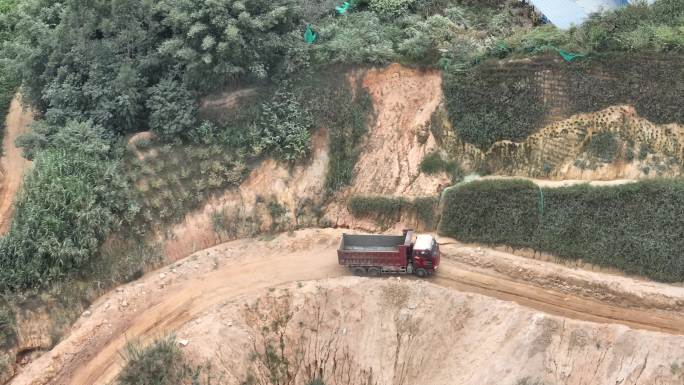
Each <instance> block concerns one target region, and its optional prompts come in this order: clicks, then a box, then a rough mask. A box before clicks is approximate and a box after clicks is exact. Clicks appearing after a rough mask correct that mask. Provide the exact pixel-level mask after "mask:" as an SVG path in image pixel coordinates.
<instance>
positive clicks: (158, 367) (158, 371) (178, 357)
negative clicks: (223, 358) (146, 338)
mask: <svg viewBox="0 0 684 385" xmlns="http://www.w3.org/2000/svg"><path fill="white" fill-rule="evenodd" d="M124 358H125V359H126V365H125V366H124V367H123V369H122V370H121V372H120V373H119V376H118V377H117V379H116V381H117V382H116V383H117V384H118V385H181V384H188V385H189V384H193V385H195V384H197V385H200V384H206V385H210V384H211V377H209V376H208V375H207V376H202V375H201V374H202V371H203V369H205V368H206V367H202V366H200V367H194V366H192V365H191V364H190V362H189V361H188V359H187V358H186V357H185V354H184V353H183V351H182V350H181V348H180V346H179V345H178V344H177V343H176V341H175V338H174V337H173V336H169V337H165V338H160V339H157V340H156V341H154V342H153V343H152V344H151V345H149V346H147V347H142V346H141V345H140V344H137V343H129V344H127V345H126V350H125V353H124Z"/></svg>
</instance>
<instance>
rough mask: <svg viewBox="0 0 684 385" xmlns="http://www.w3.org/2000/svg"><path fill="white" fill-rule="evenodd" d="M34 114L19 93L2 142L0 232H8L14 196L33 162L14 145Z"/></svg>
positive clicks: (8, 118) (24, 131) (14, 100)
mask: <svg viewBox="0 0 684 385" xmlns="http://www.w3.org/2000/svg"><path fill="white" fill-rule="evenodd" d="M31 122H33V114H31V112H30V111H27V110H25V109H24V108H23V106H22V105H21V97H20V96H19V95H17V96H16V97H15V98H14V99H13V100H12V104H11V105H10V111H9V114H7V121H6V122H5V137H4V139H3V142H2V148H3V156H2V159H0V168H1V169H0V234H3V233H5V232H7V230H8V229H9V226H10V223H11V222H12V213H13V212H14V206H13V204H14V197H15V196H16V195H17V192H18V191H19V188H20V187H21V182H22V180H23V178H24V173H25V172H26V170H27V169H28V168H29V167H30V165H31V162H29V161H28V160H26V159H24V157H22V156H21V149H19V148H17V147H16V146H15V145H14V142H15V140H17V138H18V137H19V136H20V135H22V134H24V133H26V132H27V131H28V128H29V125H30V124H31Z"/></svg>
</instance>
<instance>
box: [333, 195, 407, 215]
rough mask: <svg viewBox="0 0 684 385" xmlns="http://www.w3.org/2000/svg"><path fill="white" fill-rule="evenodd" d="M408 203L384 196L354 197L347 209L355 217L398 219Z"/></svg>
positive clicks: (401, 199) (400, 199)
mask: <svg viewBox="0 0 684 385" xmlns="http://www.w3.org/2000/svg"><path fill="white" fill-rule="evenodd" d="M407 204H408V202H407V201H406V200H405V199H403V198H395V197H383V196H354V197H352V198H351V199H349V202H348V203H347V207H348V208H349V212H351V213H352V215H354V216H355V217H359V218H363V217H378V218H382V219H390V218H398V217H399V216H400V215H401V210H402V208H404V207H406V206H407Z"/></svg>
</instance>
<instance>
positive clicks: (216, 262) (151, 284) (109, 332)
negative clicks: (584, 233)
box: [11, 229, 684, 385]
mask: <svg viewBox="0 0 684 385" xmlns="http://www.w3.org/2000/svg"><path fill="white" fill-rule="evenodd" d="M340 233H341V231H339V230H333V229H324V230H322V229H310V230H303V231H298V232H295V233H293V234H291V235H287V234H283V235H281V236H279V237H277V238H276V239H275V240H272V241H255V240H238V241H234V242H229V243H226V244H223V245H220V246H217V247H215V248H212V249H208V250H205V251H201V252H198V253H196V254H194V255H193V256H191V257H189V258H187V259H184V260H182V261H179V262H178V263H176V264H174V265H173V266H170V267H167V268H164V269H162V270H159V271H157V272H155V273H151V274H149V275H147V276H145V277H144V278H143V279H141V280H140V281H138V282H133V283H130V284H128V285H125V286H122V287H121V288H119V289H117V290H115V291H113V292H111V293H109V294H107V295H105V296H103V297H102V298H100V299H99V300H98V301H97V302H96V303H95V304H93V306H92V307H91V310H90V311H91V312H92V313H91V314H90V315H89V316H84V317H82V318H81V319H80V320H79V321H78V322H77V323H76V324H75V325H74V327H73V332H72V333H71V335H70V336H69V337H68V338H66V339H65V340H64V341H63V342H61V343H60V344H59V345H57V346H56V347H55V348H54V349H53V350H52V351H51V352H49V353H46V354H44V355H43V356H42V357H40V358H39V359H38V360H36V361H34V362H33V363H31V364H30V365H29V366H27V367H26V368H24V369H23V370H22V371H21V372H20V374H19V375H18V376H17V377H16V378H15V379H14V380H13V381H12V382H11V384H14V385H19V384H84V385H85V384H88V385H91V384H106V383H109V382H110V381H112V380H113V379H114V378H115V377H116V375H117V373H118V371H119V370H120V368H121V363H122V360H121V354H120V352H121V351H122V348H123V347H124V346H125V344H126V343H127V341H131V340H137V339H142V340H148V339H151V338H154V337H157V336H160V335H163V334H166V333H170V332H173V331H174V330H177V329H178V328H180V327H181V326H183V325H185V324H187V323H188V322H190V321H191V320H193V319H196V318H198V317H199V316H200V315H201V314H203V313H205V312H207V311H209V310H210V309H212V308H214V307H216V306H223V305H222V304H225V303H227V302H231V301H234V300H236V299H237V298H239V297H241V296H242V297H244V296H245V295H248V294H251V293H256V292H258V291H261V290H264V289H265V288H270V287H274V286H278V285H281V284H284V283H287V282H294V281H304V280H319V279H325V278H328V277H339V276H343V275H348V274H349V273H348V272H347V271H346V270H345V269H343V268H342V267H340V266H338V265H337V257H336V248H337V242H338V239H339V235H340ZM477 250H479V249H477ZM473 252H474V250H471V249H469V248H464V247H461V248H456V249H453V248H452V249H449V248H446V250H445V254H446V255H445V258H444V259H443V263H442V266H441V268H440V271H439V272H438V275H437V277H435V278H433V279H431V280H430V282H432V283H434V284H437V285H441V286H445V287H449V288H453V289H456V290H459V291H466V292H474V293H479V294H484V295H486V296H490V297H494V298H498V299H502V300H506V301H514V302H517V303H519V304H521V305H523V306H526V307H529V308H532V309H535V310H538V311H541V312H546V313H551V314H555V315H560V316H563V317H567V318H574V319H579V320H585V321H591V322H598V323H611V324H612V323H615V324H622V325H626V326H629V327H631V328H634V329H644V330H650V331H658V332H663V333H670V334H680V335H684V317H683V315H684V314H683V313H682V311H681V308H682V307H681V306H679V305H677V304H679V303H684V288H679V287H672V286H668V285H662V284H657V283H652V282H648V281H643V282H642V281H638V280H633V279H631V278H627V277H618V276H611V275H601V274H599V273H592V274H593V275H591V276H589V275H587V274H588V273H586V272H581V271H580V272H576V271H575V270H573V269H570V268H567V267H563V266H555V265H553V264H550V263H549V264H548V266H547V265H546V264H547V263H545V262H541V261H526V260H525V259H524V258H520V260H521V263H523V265H524V269H525V271H527V269H532V268H534V269H536V270H537V271H535V272H534V273H535V274H536V275H538V276H540V277H543V276H545V275H547V276H553V277H555V275H556V274H561V275H562V276H568V277H569V282H572V284H564V283H563V282H560V284H559V285H558V287H559V289H555V288H547V287H539V286H537V285H536V282H532V281H531V282H526V281H525V280H524V279H522V277H515V276H507V275H506V274H503V273H501V271H503V270H502V269H501V268H497V269H491V270H488V269H487V268H482V267H475V266H474V265H471V264H469V263H464V262H463V261H467V256H468V255H471V254H472V253H473ZM482 252H483V253H488V251H486V250H485V251H482ZM492 253H499V252H493V251H492ZM460 254H463V258H461V257H462V256H461V255H460ZM502 254H503V253H502ZM509 257H510V258H511V259H515V258H516V257H515V256H510V255H509ZM517 258H519V257H517ZM530 266H536V267H530ZM544 269H551V270H552V272H550V271H544ZM495 270H496V271H495ZM515 271H518V270H517V269H516V270H515ZM520 271H523V269H520ZM551 273H553V274H551ZM512 275H514V274H512ZM578 277H580V278H581V277H586V279H594V278H592V277H598V279H599V280H600V281H601V282H585V283H584V285H586V286H592V285H597V286H600V285H605V286H606V287H611V288H613V289H614V291H615V293H613V296H612V297H611V298H614V299H615V300H601V299H600V298H596V297H595V296H592V295H587V294H586V293H584V292H582V291H581V290H570V292H567V291H568V290H565V291H564V290H563V289H562V288H563V287H572V286H573V285H582V284H581V283H578V282H579V281H581V279H580V278H578ZM571 278H572V279H577V280H578V281H570V279H571ZM554 279H555V278H554ZM643 287H647V288H648V290H645V291H646V292H647V293H646V295H644V296H643V297H644V298H642V299H641V300H642V301H644V303H645V305H644V306H641V305H640V302H639V301H640V300H639V299H635V300H633V301H632V302H627V303H632V306H630V307H625V306H622V303H624V302H625V299H624V298H632V294H633V293H630V292H631V291H634V292H639V291H642V288H643ZM573 292H575V293H573ZM620 292H623V296H624V298H620V296H621V294H620ZM656 296H661V297H662V298H666V300H663V301H664V303H663V304H662V306H661V305H656V304H654V303H655V302H649V303H646V302H648V301H647V300H648V298H649V297H656ZM617 304H619V305H617ZM658 307H661V308H662V309H658ZM672 308H676V309H679V310H671V309H672Z"/></svg>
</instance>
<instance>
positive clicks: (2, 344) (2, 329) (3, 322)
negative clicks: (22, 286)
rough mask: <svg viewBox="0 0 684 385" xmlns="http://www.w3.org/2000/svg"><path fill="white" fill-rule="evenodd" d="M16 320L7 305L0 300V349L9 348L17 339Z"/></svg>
mask: <svg viewBox="0 0 684 385" xmlns="http://www.w3.org/2000/svg"><path fill="white" fill-rule="evenodd" d="M15 327H16V320H15V318H14V312H13V311H12V309H11V308H10V307H9V305H8V304H7V303H6V302H4V300H2V298H0V348H1V349H9V348H11V347H12V346H13V345H14V344H15V342H16V338H17V332H16V329H15Z"/></svg>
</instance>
